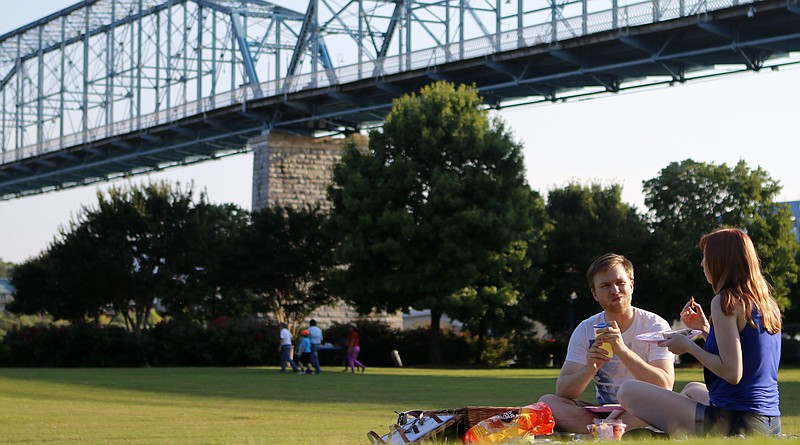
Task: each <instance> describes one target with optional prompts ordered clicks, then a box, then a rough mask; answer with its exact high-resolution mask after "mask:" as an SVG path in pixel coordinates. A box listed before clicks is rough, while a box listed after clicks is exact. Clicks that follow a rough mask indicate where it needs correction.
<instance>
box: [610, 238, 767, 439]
mask: <svg viewBox="0 0 800 445" xmlns="http://www.w3.org/2000/svg"><path fill="white" fill-rule="evenodd" d="M700 250H702V251H703V260H702V261H701V262H700V266H701V267H702V268H703V274H705V276H706V280H707V281H708V283H709V284H711V288H712V289H713V291H714V293H715V294H716V295H715V296H714V298H713V299H712V300H711V320H710V321H709V320H708V319H707V318H706V316H705V313H704V312H703V308H702V307H701V306H700V305H699V304H697V303H695V302H694V298H691V299H690V300H689V302H688V303H686V305H684V307H683V310H682V311H681V320H683V322H684V323H685V324H686V326H687V327H689V328H691V329H698V330H700V331H701V332H702V333H701V334H700V335H701V336H702V337H703V338H705V340H706V341H705V349H704V348H701V347H700V346H699V345H698V344H697V343H695V342H694V341H692V340H690V339H689V338H688V337H686V336H683V335H676V334H671V335H667V337H668V338H667V339H666V340H664V341H662V342H660V343H659V344H660V345H663V346H666V347H667V348H669V350H670V351H672V352H674V353H675V354H691V355H693V356H694V357H695V358H697V360H698V361H699V362H700V363H701V364H702V365H703V376H704V380H705V384H702V383H700V382H690V383H688V384H687V385H686V387H685V388H684V389H683V391H682V392H681V393H680V394H677V393H674V392H672V391H668V390H665V389H663V388H659V387H656V386H653V385H649V384H647V383H644V382H626V383H625V384H623V385H622V387H621V388H620V391H619V400H620V403H621V404H622V406H623V407H625V409H626V410H628V411H629V412H630V413H631V414H633V415H635V416H637V417H639V418H641V419H643V420H645V421H647V422H650V423H651V424H652V425H654V426H656V427H658V428H660V429H662V430H664V431H666V432H667V433H669V434H670V435H671V436H695V435H696V436H736V435H740V434H764V435H777V434H780V432H781V417H780V415H781V413H780V410H779V406H778V405H779V402H780V400H779V399H780V397H779V393H778V365H779V364H780V357H781V324H782V323H781V313H780V310H779V309H778V305H777V303H776V302H775V300H774V299H773V297H772V293H771V289H770V286H769V284H768V283H767V280H766V279H765V278H764V275H763V274H762V272H761V266H760V262H759V258H758V254H757V252H756V249H755V246H754V245H753V241H752V240H751V239H750V237H749V236H748V235H747V234H746V233H744V232H743V231H741V230H738V229H720V230H717V231H714V232H712V233H710V234H707V235H705V236H703V237H702V238H700Z"/></svg>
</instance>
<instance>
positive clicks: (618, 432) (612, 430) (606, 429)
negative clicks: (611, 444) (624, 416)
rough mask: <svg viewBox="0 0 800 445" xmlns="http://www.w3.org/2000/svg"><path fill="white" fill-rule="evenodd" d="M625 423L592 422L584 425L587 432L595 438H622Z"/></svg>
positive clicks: (625, 426)
mask: <svg viewBox="0 0 800 445" xmlns="http://www.w3.org/2000/svg"><path fill="white" fill-rule="evenodd" d="M626 428H627V425H625V424H624V423H622V422H606V421H601V422H600V423H593V424H591V425H586V429H587V430H589V434H591V435H592V438H594V439H595V440H622V435H623V434H625V429H626Z"/></svg>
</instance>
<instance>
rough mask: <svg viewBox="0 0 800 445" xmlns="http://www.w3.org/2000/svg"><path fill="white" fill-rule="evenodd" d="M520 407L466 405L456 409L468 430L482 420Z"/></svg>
mask: <svg viewBox="0 0 800 445" xmlns="http://www.w3.org/2000/svg"><path fill="white" fill-rule="evenodd" d="M514 409H519V407H518V406H465V407H463V408H458V409H456V411H457V412H458V413H460V414H461V416H462V420H461V421H462V422H463V424H464V429H465V430H468V429H470V428H472V427H473V426H475V424H476V423H478V422H480V421H481V420H486V419H488V418H489V417H492V416H496V415H498V414H502V413H504V412H507V411H511V410H514Z"/></svg>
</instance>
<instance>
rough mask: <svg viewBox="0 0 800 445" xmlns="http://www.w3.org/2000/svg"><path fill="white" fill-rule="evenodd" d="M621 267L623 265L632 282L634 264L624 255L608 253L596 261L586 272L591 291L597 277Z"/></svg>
mask: <svg viewBox="0 0 800 445" xmlns="http://www.w3.org/2000/svg"><path fill="white" fill-rule="evenodd" d="M619 265H622V268H623V269H625V273H627V274H628V278H630V279H631V281H632V280H633V263H631V262H630V260H629V259H627V258H625V257H624V256H622V255H618V254H616V253H607V254H605V255H602V256H600V257H599V258H597V259H596V260H594V262H593V263H592V265H591V266H589V270H587V271H586V279H587V280H588V281H589V289H592V288H594V276H595V275H597V274H599V273H601V272H605V271H607V270H611V269H613V268H614V267H616V266H619Z"/></svg>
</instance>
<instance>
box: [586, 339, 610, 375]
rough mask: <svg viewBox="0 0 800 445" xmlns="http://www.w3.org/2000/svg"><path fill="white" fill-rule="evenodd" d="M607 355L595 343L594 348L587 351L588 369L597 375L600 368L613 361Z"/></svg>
mask: <svg viewBox="0 0 800 445" xmlns="http://www.w3.org/2000/svg"><path fill="white" fill-rule="evenodd" d="M606 354H608V353H607V352H606V350H605V349H603V348H601V347H600V344H599V343H598V342H597V341H595V342H594V344H592V347H591V348H589V350H588V351H586V367H587V368H589V369H590V370H592V371H593V374H597V371H598V370H599V369H600V367H602V366H603V365H605V364H606V363H608V362H610V361H611V357H609V356H608V355H606Z"/></svg>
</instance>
